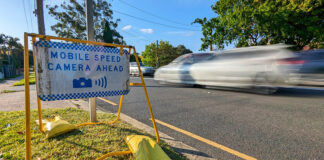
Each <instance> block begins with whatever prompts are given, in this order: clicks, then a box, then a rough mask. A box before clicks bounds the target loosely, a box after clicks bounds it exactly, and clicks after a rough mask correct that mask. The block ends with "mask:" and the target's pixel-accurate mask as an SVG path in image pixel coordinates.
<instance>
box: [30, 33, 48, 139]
mask: <svg viewBox="0 0 324 160" xmlns="http://www.w3.org/2000/svg"><path fill="white" fill-rule="evenodd" d="M32 42H33V43H32V44H33V61H34V72H35V85H36V91H37V87H38V86H37V73H36V61H35V56H36V55H35V43H36V37H35V36H32ZM36 96H37V93H36ZM37 110H38V121H39V130H40V131H41V132H42V133H45V131H44V128H43V125H42V103H41V101H40V99H39V97H38V96H37Z"/></svg>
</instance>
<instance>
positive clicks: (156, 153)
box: [125, 135, 171, 160]
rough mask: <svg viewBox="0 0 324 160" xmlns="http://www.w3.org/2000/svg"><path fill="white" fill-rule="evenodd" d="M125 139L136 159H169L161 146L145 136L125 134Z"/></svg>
mask: <svg viewBox="0 0 324 160" xmlns="http://www.w3.org/2000/svg"><path fill="white" fill-rule="evenodd" d="M125 141H126V143H127V145H128V148H129V149H130V150H131V151H132V153H133V155H134V157H135V159H136V160H162V159H163V160H171V159H170V158H169V157H168V156H167V155H166V154H165V153H164V151H163V150H162V148H161V147H160V146H159V145H158V144H157V143H156V142H155V141H154V140H152V139H151V138H149V137H147V136H142V135H131V136H127V137H126V138H125Z"/></svg>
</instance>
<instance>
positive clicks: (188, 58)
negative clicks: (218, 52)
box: [172, 53, 213, 63]
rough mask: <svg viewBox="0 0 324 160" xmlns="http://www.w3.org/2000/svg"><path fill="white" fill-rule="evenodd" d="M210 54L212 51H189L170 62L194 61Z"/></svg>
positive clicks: (204, 58) (205, 57)
mask: <svg viewBox="0 0 324 160" xmlns="http://www.w3.org/2000/svg"><path fill="white" fill-rule="evenodd" d="M212 55H213V53H189V54H185V55H182V56H180V57H178V58H176V59H175V60H173V61H172V63H194V62H199V61H202V60H206V59H208V58H209V57H211V56H212Z"/></svg>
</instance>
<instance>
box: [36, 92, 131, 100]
mask: <svg viewBox="0 0 324 160" xmlns="http://www.w3.org/2000/svg"><path fill="white" fill-rule="evenodd" d="M128 93H129V90H116V91H104V92H86V93H67V94H53V95H38V97H39V98H40V99H41V100H42V101H56V100H65V99H81V98H93V97H106V96H120V95H127V94H128Z"/></svg>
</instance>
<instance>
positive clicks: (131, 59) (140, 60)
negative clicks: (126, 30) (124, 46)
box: [129, 54, 142, 62]
mask: <svg viewBox="0 0 324 160" xmlns="http://www.w3.org/2000/svg"><path fill="white" fill-rule="evenodd" d="M137 55H138V54H137ZM129 61H130V62H136V58H135V56H134V54H131V55H130V57H129ZM138 61H139V62H142V58H141V57H140V56H138Z"/></svg>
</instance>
